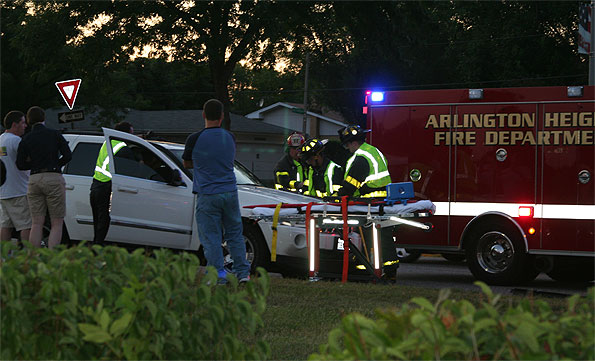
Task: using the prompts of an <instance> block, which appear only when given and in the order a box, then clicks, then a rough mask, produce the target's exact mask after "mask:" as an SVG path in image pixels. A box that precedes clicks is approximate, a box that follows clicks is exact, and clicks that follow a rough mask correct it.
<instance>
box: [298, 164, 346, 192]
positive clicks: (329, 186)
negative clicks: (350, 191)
mask: <svg viewBox="0 0 595 361" xmlns="http://www.w3.org/2000/svg"><path fill="white" fill-rule="evenodd" d="M337 168H341V166H339V165H338V164H337V163H335V162H333V161H332V160H331V161H329V163H328V165H327V166H326V169H325V170H324V183H325V189H324V190H322V191H321V190H320V189H314V182H313V178H314V169H312V167H310V169H309V171H308V180H307V183H308V191H307V193H306V194H308V195H311V196H314V197H319V198H323V197H328V196H330V195H332V194H333V193H335V192H337V191H338V190H339V188H341V184H334V183H333V176H334V175H335V170H336V169H337Z"/></svg>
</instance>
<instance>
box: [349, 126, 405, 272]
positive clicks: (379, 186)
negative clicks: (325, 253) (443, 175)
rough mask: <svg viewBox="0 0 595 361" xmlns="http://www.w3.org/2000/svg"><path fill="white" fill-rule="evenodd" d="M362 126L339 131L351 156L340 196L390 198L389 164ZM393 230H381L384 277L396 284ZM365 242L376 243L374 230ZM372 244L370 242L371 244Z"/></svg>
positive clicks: (365, 234) (367, 233) (369, 228)
mask: <svg viewBox="0 0 595 361" xmlns="http://www.w3.org/2000/svg"><path fill="white" fill-rule="evenodd" d="M369 131H370V130H367V129H362V128H361V127H360V126H359V125H351V126H348V127H345V128H343V129H341V130H339V138H340V140H341V143H342V144H343V146H344V147H346V148H347V149H349V151H350V152H351V154H352V155H351V158H349V159H348V160H347V164H346V165H345V175H344V179H343V183H342V184H341V188H340V189H339V191H338V195H339V196H349V197H366V198H376V197H381V198H382V199H384V198H386V186H387V185H388V184H389V183H390V182H391V180H390V174H389V172H388V163H387V161H386V158H385V157H384V155H383V154H382V153H381V152H380V150H378V149H377V148H376V147H374V146H372V145H370V144H368V143H366V142H365V138H366V133H368V132H369ZM392 231H393V230H392V227H387V228H382V229H381V230H380V242H381V249H382V258H383V268H382V270H383V277H384V278H385V279H387V280H391V281H394V279H395V277H396V274H397V266H398V264H397V263H398V261H397V259H398V258H397V250H396V247H395V244H394V242H393V234H392V233H393V232H392ZM363 233H364V238H365V239H366V240H372V229H371V227H367V228H364V232H363ZM368 244H369V242H368Z"/></svg>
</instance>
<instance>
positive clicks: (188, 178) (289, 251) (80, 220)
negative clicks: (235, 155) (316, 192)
mask: <svg viewBox="0 0 595 361" xmlns="http://www.w3.org/2000/svg"><path fill="white" fill-rule="evenodd" d="M103 131H104V136H100V135H82V134H64V138H66V140H67V141H68V144H69V146H70V149H71V150H72V156H73V157H72V161H70V163H68V164H67V165H66V166H65V167H64V171H63V173H64V178H65V180H66V217H65V218H64V223H65V227H66V231H65V235H67V237H69V238H70V239H71V240H87V241H92V240H93V217H92V213H91V206H90V204H89V190H90V187H91V182H92V177H93V172H94V169H95V162H96V160H97V154H98V153H99V148H100V147H101V145H102V143H103V142H104V141H106V142H107V143H106V144H108V145H109V144H111V142H110V141H109V140H111V139H117V140H122V141H124V142H126V144H127V145H128V147H130V148H131V149H132V150H133V151H134V153H135V154H136V155H137V156H138V159H139V160H137V161H134V160H129V159H123V158H118V157H116V161H115V162H114V158H113V154H112V149H111V146H110V147H108V155H109V157H110V171H111V173H112V176H113V178H112V192H113V193H112V203H111V224H110V228H109V232H108V234H107V238H106V241H108V242H115V243H120V244H128V245H135V246H153V247H166V248H173V249H180V250H190V251H197V252H200V251H201V248H200V241H199V239H198V235H197V231H196V221H195V217H194V209H195V197H194V195H193V194H192V173H191V171H190V170H187V169H185V168H184V167H183V165H182V160H181V156H182V153H183V151H184V145H183V144H177V143H168V142H159V141H146V140H144V139H141V138H139V137H137V136H134V135H131V134H128V133H123V132H119V131H115V130H113V129H107V128H104V129H103ZM140 160H142V161H140ZM235 173H236V179H237V183H238V195H239V200H240V207H241V212H242V218H243V220H244V237H245V239H246V242H247V253H248V258H249V260H250V261H251V262H252V267H253V268H254V267H257V266H263V267H265V268H267V269H269V270H276V271H280V272H283V271H286V270H293V271H295V270H302V271H303V272H304V274H305V272H306V264H307V252H306V237H305V230H304V227H301V226H295V225H283V224H280V225H279V226H278V227H277V229H278V242H277V250H276V252H277V262H276V263H275V264H272V263H271V262H270V249H271V248H270V247H271V243H272V242H271V240H272V230H271V223H270V222H264V221H260V222H254V221H251V220H250V219H249V218H248V215H249V213H250V210H249V209H245V208H243V206H246V205H257V204H276V203H279V202H283V203H294V204H295V203H308V202H312V201H315V200H316V199H314V198H311V197H306V196H302V195H299V194H293V193H288V192H283V191H278V190H275V189H270V188H266V187H264V186H262V185H261V184H260V182H259V181H258V179H257V178H256V177H255V176H253V175H252V174H251V173H250V172H249V171H248V170H247V169H245V168H244V167H243V166H241V165H240V164H239V163H236V167H235Z"/></svg>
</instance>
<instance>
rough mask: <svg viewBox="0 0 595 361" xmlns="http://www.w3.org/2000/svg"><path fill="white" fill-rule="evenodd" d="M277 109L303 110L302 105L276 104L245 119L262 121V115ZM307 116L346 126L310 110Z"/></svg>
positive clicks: (340, 121) (250, 114) (339, 121)
mask: <svg viewBox="0 0 595 361" xmlns="http://www.w3.org/2000/svg"><path fill="white" fill-rule="evenodd" d="M279 107H283V108H287V109H290V110H292V109H295V108H298V109H302V110H303V109H304V105H303V104H296V103H285V102H277V103H275V104H271V105H269V106H266V107H264V108H261V109H258V110H256V111H254V112H252V113H249V114H246V117H247V118H252V119H263V114H264V113H266V112H268V111H271V110H273V109H277V108H279ZM331 113H332V114H333V115H335V116H337V115H338V114H337V113H333V112H331ZM331 113H329V114H327V115H330V114H331ZM308 115H309V116H312V117H316V118H319V119H323V120H326V121H327V122H330V123H333V124H336V125H341V126H347V124H346V123H344V122H343V121H342V120H337V119H333V118H329V117H328V116H325V115H322V114H319V113H316V112H313V111H310V110H308Z"/></svg>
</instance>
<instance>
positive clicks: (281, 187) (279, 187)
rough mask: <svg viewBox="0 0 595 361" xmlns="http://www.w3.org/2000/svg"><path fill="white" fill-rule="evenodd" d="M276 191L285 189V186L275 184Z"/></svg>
mask: <svg viewBox="0 0 595 361" xmlns="http://www.w3.org/2000/svg"><path fill="white" fill-rule="evenodd" d="M275 189H283V186H282V185H281V184H275Z"/></svg>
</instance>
